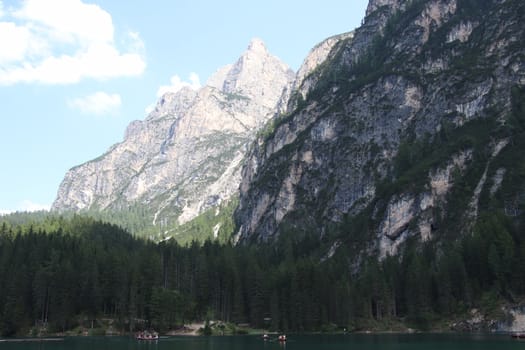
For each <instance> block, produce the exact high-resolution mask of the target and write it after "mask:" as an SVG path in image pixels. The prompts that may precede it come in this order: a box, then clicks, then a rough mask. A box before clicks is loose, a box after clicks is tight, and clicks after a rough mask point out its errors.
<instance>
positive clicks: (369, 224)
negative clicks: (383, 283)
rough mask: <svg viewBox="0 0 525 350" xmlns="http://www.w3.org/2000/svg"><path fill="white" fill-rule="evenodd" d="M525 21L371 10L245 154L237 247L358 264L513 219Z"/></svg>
mask: <svg viewBox="0 0 525 350" xmlns="http://www.w3.org/2000/svg"><path fill="white" fill-rule="evenodd" d="M524 14H525V3H524V2H523V1H518V0H477V1H469V0H412V1H409V0H371V1H370V3H369V6H368V9H367V15H366V18H365V19H364V21H363V25H362V26H361V27H360V28H358V29H357V30H355V32H354V33H353V34H352V35H347V36H344V37H340V38H334V42H333V43H332V45H330V48H329V50H328V51H327V52H328V53H327V54H326V57H327V58H326V60H325V61H324V62H323V63H322V64H320V65H319V66H318V67H317V68H316V69H314V70H312V71H311V72H310V73H309V74H305V75H304V78H303V79H301V81H300V82H299V83H296V85H295V86H294V91H292V93H291V98H290V101H289V103H288V109H287V110H286V112H285V113H283V114H282V115H281V116H279V117H278V118H277V119H276V120H275V122H274V123H273V130H272V131H271V132H270V133H268V134H266V135H263V136H261V137H260V138H259V139H258V140H257V142H256V143H255V144H254V147H253V149H252V150H251V151H250V154H249V157H248V160H247V161H246V165H245V167H244V169H243V177H242V182H241V187H240V203H239V207H238V209H237V211H236V215H235V220H236V223H237V226H238V228H239V229H238V232H237V234H236V237H235V238H236V240H237V241H239V242H244V243H246V242H268V241H275V240H277V239H279V238H280V237H282V236H286V235H289V236H293V237H295V239H300V238H301V237H302V238H305V237H309V236H315V237H321V239H323V240H324V241H326V242H329V245H328V246H327V247H326V255H327V256H332V255H333V254H334V253H335V252H336V251H338V250H345V249H346V251H350V250H354V251H355V252H356V254H355V256H354V258H355V260H354V262H355V261H359V259H361V258H366V256H370V255H375V256H378V257H379V258H385V257H386V256H388V255H394V254H396V253H398V252H399V251H400V248H401V247H403V246H404V245H405V244H406V243H407V242H410V241H413V240H417V241H420V242H425V241H431V240H435V239H439V238H443V237H448V238H454V237H458V236H459V235H461V233H465V232H471V231H472V229H473V228H474V227H475V226H476V224H477V223H478V222H479V221H480V220H481V219H482V218H483V217H485V216H486V215H492V214H493V213H501V215H505V216H507V217H516V216H518V215H521V213H522V209H523V208H524V206H525V177H524V175H525V172H524V170H525V169H524V168H523V164H524V161H525V159H524V156H523V146H524V145H523V144H522V141H520V140H521V138H522V137H523V136H524V135H525V134H523V131H524V130H525V129H524V126H525V124H524V123H525V115H524V108H523V100H524V98H525V63H524V57H525V46H524V45H523V43H524V42H525V36H524V31H525V26H523V18H525V16H524ZM343 247H344V248H343Z"/></svg>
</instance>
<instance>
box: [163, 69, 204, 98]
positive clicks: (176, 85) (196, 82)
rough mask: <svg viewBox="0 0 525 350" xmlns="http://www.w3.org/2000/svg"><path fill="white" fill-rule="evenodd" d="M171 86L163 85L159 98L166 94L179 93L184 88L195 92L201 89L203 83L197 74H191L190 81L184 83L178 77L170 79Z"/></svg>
mask: <svg viewBox="0 0 525 350" xmlns="http://www.w3.org/2000/svg"><path fill="white" fill-rule="evenodd" d="M170 83H171V85H163V86H161V87H159V89H158V91H157V97H161V96H162V95H164V94H165V93H166V92H177V91H179V90H180V89H182V88H183V87H189V88H191V89H193V90H197V89H199V88H200V87H201V82H200V79H199V76H198V74H197V73H193V72H192V73H190V81H189V82H187V81H182V79H181V78H180V77H179V76H178V75H174V76H172V77H171V79H170Z"/></svg>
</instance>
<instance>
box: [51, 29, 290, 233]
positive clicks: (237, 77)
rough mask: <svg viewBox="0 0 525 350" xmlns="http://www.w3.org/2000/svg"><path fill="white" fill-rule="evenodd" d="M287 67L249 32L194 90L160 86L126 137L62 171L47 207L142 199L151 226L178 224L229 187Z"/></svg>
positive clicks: (114, 205)
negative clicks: (234, 56) (235, 53)
mask: <svg viewBox="0 0 525 350" xmlns="http://www.w3.org/2000/svg"><path fill="white" fill-rule="evenodd" d="M293 76H294V74H293V72H292V71H291V70H290V68H289V67H288V66H287V65H286V64H285V63H284V62H282V61H281V60H279V59H278V58H277V57H275V56H273V55H271V54H270V53H269V52H268V50H267V49H266V47H265V45H264V43H263V42H262V41H261V40H260V39H253V40H252V41H251V42H250V44H249V46H248V48H247V50H246V51H245V52H244V53H243V54H242V55H241V56H240V58H239V59H238V60H237V62H235V63H234V64H231V65H227V66H225V67H223V68H221V69H219V70H218V71H217V72H216V73H215V74H214V75H213V76H212V77H210V79H208V81H207V83H206V85H205V86H204V87H202V88H200V89H199V90H198V91H194V90H192V89H189V88H186V89H181V90H179V91H178V92H176V93H166V94H164V95H163V96H162V97H161V98H160V99H159V101H158V103H157V105H156V107H155V109H154V110H153V111H152V112H151V113H150V114H149V115H148V116H147V117H146V118H145V120H143V121H134V122H132V123H131V124H130V125H129V126H128V128H127V130H126V134H125V139H124V140H123V141H122V142H121V143H119V144H117V145H115V146H113V147H112V148H111V149H110V150H108V152H106V153H105V154H104V155H102V156H101V157H98V158H97V159H95V160H92V161H89V162H87V163H84V164H82V165H79V166H77V167H75V168H73V169H71V170H70V171H68V173H67V174H66V176H65V178H64V180H63V182H62V184H61V185H60V188H59V190H58V194H57V198H56V200H55V202H54V204H53V209H54V210H75V211H78V210H125V208H128V207H130V206H137V205H138V206H146V207H147V210H148V211H150V213H149V214H148V215H150V220H151V222H152V223H154V224H157V225H160V224H162V225H164V226H167V225H169V223H174V222H179V223H183V222H186V221H188V220H190V219H192V218H194V217H195V216H196V215H198V214H199V213H201V212H202V211H203V210H206V209H208V208H211V207H213V206H216V205H219V204H220V203H222V202H224V201H226V200H228V199H229V198H230V197H231V196H232V195H234V194H236V192H237V188H238V184H239V182H240V167H241V160H242V159H243V158H244V155H245V152H246V150H247V149H248V144H249V143H251V142H252V140H253V139H254V136H255V133H256V132H257V131H258V130H259V129H260V128H261V127H262V126H263V125H264V124H265V123H266V122H267V121H268V120H269V118H271V117H272V116H273V115H274V113H275V108H276V105H277V103H278V102H279V99H280V97H281V94H282V92H283V90H286V89H288V88H289V86H290V84H291V82H292V79H293Z"/></svg>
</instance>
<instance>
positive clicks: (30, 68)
mask: <svg viewBox="0 0 525 350" xmlns="http://www.w3.org/2000/svg"><path fill="white" fill-rule="evenodd" d="M0 4H1V3H0ZM0 11H1V7H0ZM8 14H9V15H10V17H11V19H10V21H6V20H3V21H0V47H2V52H1V53H0V84H3V85H11V84H16V83H21V82H24V83H35V82H36V83H44V84H71V83H77V82H79V81H81V80H82V79H86V78H92V79H98V80H104V79H109V78H115V77H121V76H137V75H140V74H142V72H143V71H144V69H145V67H146V62H145V61H144V58H143V54H142V53H143V51H144V43H143V42H142V40H141V39H140V36H139V34H138V33H136V32H129V33H127V36H126V37H125V40H123V42H125V43H126V45H125V49H124V50H120V49H119V48H117V46H116V45H115V40H114V28H113V22H112V19H111V15H110V14H109V13H107V12H106V11H104V10H103V9H102V8H100V7H99V6H98V5H94V4H85V3H83V2H82V1H80V0H46V1H41V0H27V1H25V2H23V5H22V7H21V8H19V9H16V10H12V11H11V12H9V13H8ZM7 34H9V35H7Z"/></svg>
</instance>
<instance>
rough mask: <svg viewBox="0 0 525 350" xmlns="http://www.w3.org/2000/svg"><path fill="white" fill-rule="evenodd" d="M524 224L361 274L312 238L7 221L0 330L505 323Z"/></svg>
mask: <svg viewBox="0 0 525 350" xmlns="http://www.w3.org/2000/svg"><path fill="white" fill-rule="evenodd" d="M522 225H523V220H522V219H521V220H520V222H519V223H518V222H515V221H512V220H510V219H509V217H507V216H505V215H503V214H494V215H490V216H487V217H486V218H485V219H484V220H482V221H481V222H480V224H479V225H478V226H477V227H476V228H475V230H474V232H475V233H474V234H473V235H472V236H468V237H465V238H463V239H462V240H461V241H457V242H454V243H450V244H448V245H443V243H440V244H438V243H433V242H428V243H426V244H425V245H424V246H422V247H421V246H420V245H419V243H418V242H416V241H414V242H413V244H409V246H408V248H407V249H406V250H405V252H404V253H403V255H402V256H399V257H388V258H386V259H384V260H383V261H378V260H377V259H375V258H373V257H371V258H370V259H369V260H367V261H364V262H363V263H362V269H361V270H355V269H354V268H353V267H352V266H349V265H348V256H346V255H345V254H342V253H341V252H342V250H338V251H337V252H336V253H335V254H334V255H333V256H323V255H321V254H320V251H321V250H322V249H319V247H321V248H322V247H325V246H327V244H328V242H326V241H323V239H315V238H313V237H309V238H305V239H303V238H301V237H297V236H292V235H289V236H286V235H283V236H282V237H281V238H280V240H279V242H277V244H275V245H273V244H272V245H260V246H237V247H233V246H232V245H230V244H225V245H221V244H219V243H217V242H210V241H208V242H206V243H204V245H198V244H191V245H188V246H185V247H181V246H179V245H178V244H177V243H175V242H173V241H168V242H163V243H160V244H155V243H152V242H150V241H145V240H141V239H137V238H134V237H133V236H131V235H129V234H128V233H126V232H125V231H123V230H122V229H120V228H118V227H116V226H113V225H109V224H105V223H102V222H97V221H93V220H92V219H87V218H83V217H80V216H76V217H74V218H73V219H70V220H64V219H59V218H48V219H47V220H46V223H45V224H41V225H40V227H37V226H34V227H33V226H30V227H27V226H26V227H24V228H21V226H13V225H11V224H8V223H6V222H5V221H4V222H3V223H2V224H1V225H0V280H1V281H2V283H1V284H0V300H3V302H2V303H1V304H0V330H1V334H2V335H3V336H9V335H15V334H18V335H28V334H33V335H35V334H41V333H39V332H42V330H46V331H47V332H49V333H56V332H62V331H65V330H72V329H79V327H80V326H84V327H87V328H90V327H92V326H93V324H94V325H95V327H96V326H97V325H98V324H99V322H100V320H102V319H104V320H107V319H111V320H113V327H114V330H117V331H119V332H127V331H133V330H136V329H143V328H146V327H154V328H155V329H157V330H160V331H162V332H165V331H167V330H169V329H176V328H178V327H180V326H182V325H183V324H184V323H188V322H190V321H194V320H205V319H218V320H222V321H225V322H231V323H235V324H238V323H249V324H250V325H251V326H252V327H260V328H265V329H271V330H281V331H314V330H332V331H333V330H336V329H342V328H347V329H349V330H364V329H391V328H392V327H394V328H397V329H404V327H406V326H410V327H416V328H418V329H428V328H431V327H441V329H442V327H445V328H446V329H448V327H449V326H450V321H452V320H454V319H462V318H465V317H466V315H467V314H468V311H469V310H470V309H472V308H477V309H479V310H480V312H481V314H482V315H483V316H484V317H487V322H486V323H485V324H486V325H491V327H492V328H494V327H500V326H504V324H505V323H504V322H503V321H505V317H506V315H505V313H503V311H502V309H501V308H500V306H501V305H502V303H507V302H513V303H516V302H518V301H519V299H518V298H519V296H521V295H524V294H525V283H524V281H525V241H524V238H525V237H524V236H523V230H522V229H521V227H522ZM45 228H47V229H45ZM347 243H348V244H351V243H352V242H347ZM345 244H346V243H345ZM328 286H329V287H330V288H327V287H328ZM494 319H495V320H500V321H502V322H503V323H496V322H492V323H491V322H489V321H488V320H494ZM481 326H483V325H481Z"/></svg>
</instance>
